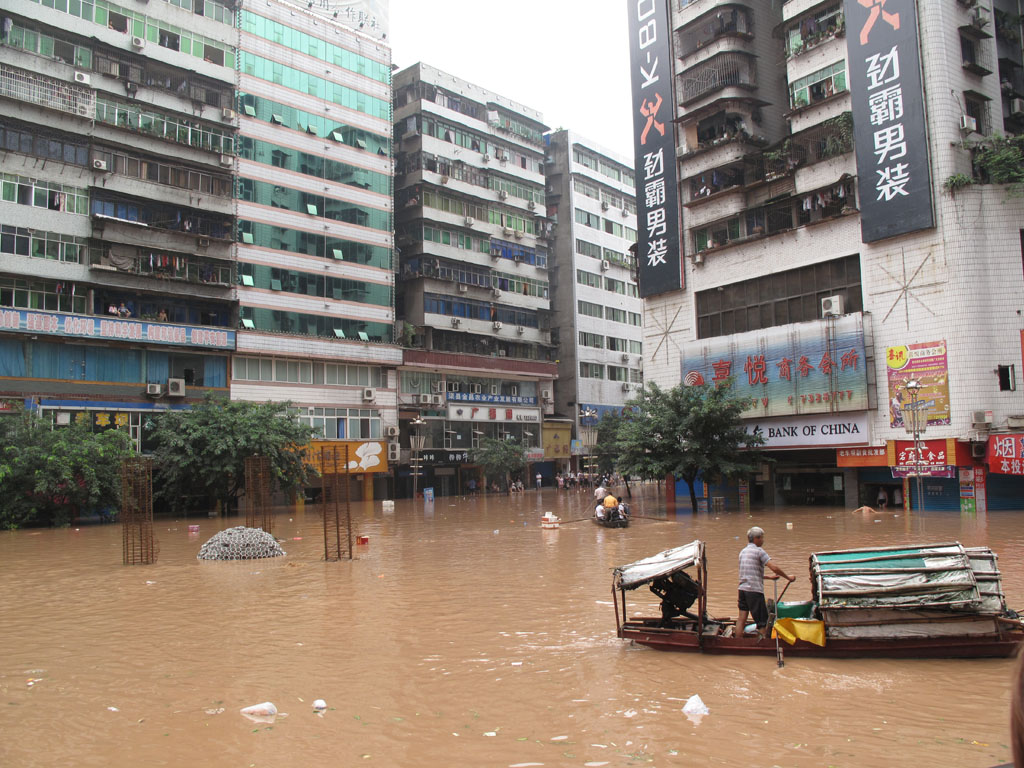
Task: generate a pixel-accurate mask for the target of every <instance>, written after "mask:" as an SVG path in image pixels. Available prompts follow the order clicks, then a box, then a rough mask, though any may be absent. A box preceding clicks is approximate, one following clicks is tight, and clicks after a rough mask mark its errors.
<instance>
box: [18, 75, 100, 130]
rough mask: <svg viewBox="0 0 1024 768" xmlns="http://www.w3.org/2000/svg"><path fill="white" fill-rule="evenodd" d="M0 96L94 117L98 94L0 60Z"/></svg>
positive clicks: (89, 89) (83, 87)
mask: <svg viewBox="0 0 1024 768" xmlns="http://www.w3.org/2000/svg"><path fill="white" fill-rule="evenodd" d="M0 96H3V97H5V98H8V99H15V100H17V101H25V102H28V103H29V104H37V105H39V106H41V107H46V108H47V109H55V110H57V111H58V112H66V113H67V114H69V115H78V116H79V117H84V118H86V119H90V120H91V119H92V117H93V114H94V113H95V112H96V94H95V92H94V91H93V90H92V89H91V88H88V87H85V86H81V85H76V84H75V83H69V82H66V81H64V80H57V79H55V78H52V77H47V76H46V75H39V74H36V73H35V72H29V71H27V70H24V69H18V68H17V67H12V66H9V65H7V64H0Z"/></svg>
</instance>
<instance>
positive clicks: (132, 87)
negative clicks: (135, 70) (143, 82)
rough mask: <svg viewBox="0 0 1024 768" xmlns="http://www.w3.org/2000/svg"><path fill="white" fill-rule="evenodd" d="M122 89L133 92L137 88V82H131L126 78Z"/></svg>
mask: <svg viewBox="0 0 1024 768" xmlns="http://www.w3.org/2000/svg"><path fill="white" fill-rule="evenodd" d="M124 89H125V90H126V91H127V92H128V93H135V92H136V91H137V90H139V84H138V83H133V82H132V81H131V80H128V81H127V82H125V84H124Z"/></svg>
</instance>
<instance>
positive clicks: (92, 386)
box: [0, 0, 238, 447]
mask: <svg viewBox="0 0 1024 768" xmlns="http://www.w3.org/2000/svg"><path fill="white" fill-rule="evenodd" d="M0 15H2V17H3V19H2V24H3V26H2V30H3V38H2V45H0V103H2V107H3V109H2V110H0V111H2V114H3V117H2V118H0V132H2V144H3V147H4V155H3V166H2V173H3V180H2V184H3V193H2V197H0V228H2V231H0V307H2V309H0V312H2V316H3V323H2V324H0V325H2V331H3V332H2V334H0V346H2V355H0V361H2V362H0V376H2V377H3V384H2V385H0V389H2V396H3V398H4V403H5V406H4V407H5V410H10V411H15V410H22V409H31V410H37V411H41V412H42V413H43V414H44V415H47V416H49V417H51V418H52V419H53V421H54V423H56V424H67V423H70V422H71V421H72V420H76V421H82V420H84V421H87V422H89V423H92V424H93V426H94V427H95V428H97V429H105V428H109V427H114V426H116V427H119V428H127V429H130V431H131V434H132V436H133V438H134V439H135V441H136V444H137V445H139V446H140V447H141V446H142V444H143V443H144V436H145V430H144V429H143V427H144V425H145V421H146V415H147V414H149V413H152V412H154V411H155V410H161V409H166V408H175V407H184V405H185V404H186V403H188V402H189V401H190V400H192V399H193V398H194V397H197V396H201V395H202V394H203V393H204V392H220V393H227V391H228V386H229V381H228V378H229V373H228V372H229V357H230V354H231V352H232V351H233V350H234V347H235V326H236V323H237V319H238V318H237V311H236V308H235V299H234V281H235V277H236V270H235V260H234V252H233V247H232V243H233V238H234V202H233V199H232V176H231V165H232V158H233V155H234V152H235V141H236V138H235V133H236V127H235V125H234V114H235V113H234V109H233V107H234V81H235V65H236V58H237V38H238V32H237V30H236V28H235V11H234V9H233V8H232V7H231V6H230V5H227V4H224V3H222V2H218V0H207V2H205V3H204V4H201V5H198V6H195V7H193V6H192V5H191V3H187V2H183V3H177V4H175V5H172V4H170V3H162V2H159V3H153V4H150V5H133V6H132V7H131V8H126V7H122V6H118V5H115V4H112V3H102V4H93V3H74V2H56V3H52V2H48V3H45V4H43V3H39V2H33V1H32V0H12V2H9V3H5V5H4V10H3V11H2V12H0Z"/></svg>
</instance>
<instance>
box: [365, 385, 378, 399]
mask: <svg viewBox="0 0 1024 768" xmlns="http://www.w3.org/2000/svg"><path fill="white" fill-rule="evenodd" d="M376 398H377V390H376V389H374V388H373V387H366V388H365V389H364V390H363V400H365V401H367V402H370V401H372V400H375V399H376Z"/></svg>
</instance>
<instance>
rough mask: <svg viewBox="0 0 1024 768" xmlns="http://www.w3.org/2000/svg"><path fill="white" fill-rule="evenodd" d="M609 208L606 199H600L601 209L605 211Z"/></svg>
mask: <svg viewBox="0 0 1024 768" xmlns="http://www.w3.org/2000/svg"><path fill="white" fill-rule="evenodd" d="M609 208H611V206H610V205H609V204H608V201H607V200H602V201H601V210H602V211H607V210H608V209H609Z"/></svg>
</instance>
